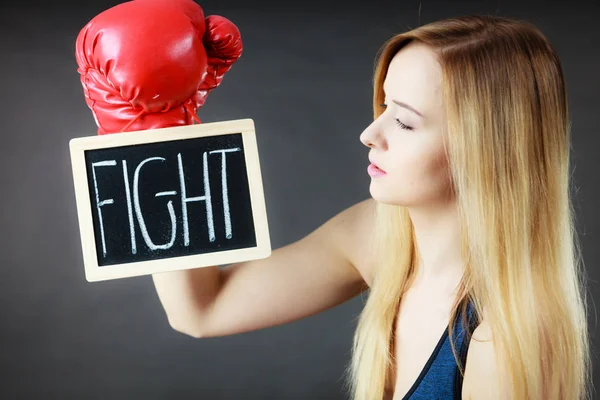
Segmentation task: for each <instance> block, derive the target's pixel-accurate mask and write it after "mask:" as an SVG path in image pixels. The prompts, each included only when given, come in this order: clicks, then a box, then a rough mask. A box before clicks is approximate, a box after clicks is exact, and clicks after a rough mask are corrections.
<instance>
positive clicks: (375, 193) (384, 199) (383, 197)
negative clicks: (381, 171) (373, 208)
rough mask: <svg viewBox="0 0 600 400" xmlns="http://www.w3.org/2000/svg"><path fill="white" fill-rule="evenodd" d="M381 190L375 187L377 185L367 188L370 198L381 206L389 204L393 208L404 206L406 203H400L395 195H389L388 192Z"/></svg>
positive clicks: (400, 200) (399, 199)
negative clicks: (381, 204)
mask: <svg viewBox="0 0 600 400" xmlns="http://www.w3.org/2000/svg"><path fill="white" fill-rule="evenodd" d="M382 189H383V188H381V187H377V185H373V184H371V187H370V188H369V192H370V193H371V197H373V199H374V200H375V201H376V202H378V203H383V204H389V205H393V206H404V205H406V202H404V201H402V199H401V198H399V197H398V196H397V195H394V194H393V193H390V192H389V191H386V190H382Z"/></svg>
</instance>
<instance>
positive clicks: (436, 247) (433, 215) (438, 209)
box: [409, 201, 465, 291]
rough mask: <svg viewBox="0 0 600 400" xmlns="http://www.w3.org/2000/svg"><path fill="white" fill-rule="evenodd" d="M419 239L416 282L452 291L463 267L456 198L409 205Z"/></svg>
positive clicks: (417, 244)
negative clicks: (442, 201) (413, 205)
mask: <svg viewBox="0 0 600 400" xmlns="http://www.w3.org/2000/svg"><path fill="white" fill-rule="evenodd" d="M409 214H410V218H411V220H412V223H413V227H414V231H415V239H416V249H417V257H416V266H415V267H416V271H417V275H416V277H415V281H414V285H420V284H425V285H430V284H433V285H435V286H438V285H441V286H438V287H440V288H441V287H443V288H446V289H447V290H449V291H453V290H454V289H455V287H456V285H457V284H458V283H459V281H460V278H461V277H462V274H463V271H464V264H465V263H464V260H463V257H462V252H461V234H460V220H459V217H458V209H457V207H456V203H455V202H454V201H450V202H446V203H443V204H436V205H430V206H427V207H411V208H409Z"/></svg>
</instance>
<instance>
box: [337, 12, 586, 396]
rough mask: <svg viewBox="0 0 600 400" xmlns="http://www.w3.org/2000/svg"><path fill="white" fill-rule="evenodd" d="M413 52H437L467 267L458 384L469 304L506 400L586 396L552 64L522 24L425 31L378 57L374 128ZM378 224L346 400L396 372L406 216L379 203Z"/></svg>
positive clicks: (380, 385) (557, 79)
mask: <svg viewBox="0 0 600 400" xmlns="http://www.w3.org/2000/svg"><path fill="white" fill-rule="evenodd" d="M411 41H419V42H421V43H424V44H426V45H429V46H430V47H431V48H432V49H433V50H434V51H436V52H437V54H438V60H439V63H440V65H441V68H442V71H443V73H442V78H443V96H444V102H445V108H446V113H447V121H448V126H447V129H448V130H447V132H448V146H447V149H446V151H447V156H448V161H449V168H450V173H451V178H452V188H453V190H454V193H455V194H456V197H455V199H456V204H457V208H458V212H459V215H460V219H461V226H462V231H461V232H462V246H463V247H462V250H463V256H464V259H465V260H467V261H466V266H465V268H466V269H465V273H464V276H463V278H462V280H461V282H460V284H459V291H458V295H457V297H456V300H455V301H454V304H453V305H452V312H451V318H450V324H449V326H450V331H449V335H450V339H451V340H450V343H451V345H452V351H453V353H454V356H455V359H456V361H457V364H458V366H459V370H460V373H461V374H464V368H463V366H462V365H461V363H460V360H459V358H458V357H457V351H456V349H455V348H454V345H453V340H452V333H453V332H452V331H453V329H452V327H453V326H454V321H455V320H456V318H457V316H458V315H459V312H463V314H462V315H464V311H465V307H466V305H467V302H469V301H471V302H472V303H473V306H474V309H475V312H476V315H479V316H482V317H483V316H484V317H485V318H483V319H484V320H486V321H487V323H488V324H489V326H490V328H491V331H492V335H493V340H494V345H495V348H496V354H497V359H496V362H497V363H498V366H499V368H500V370H501V371H503V375H505V376H506V380H505V381H502V379H501V378H500V377H498V379H499V380H500V382H499V385H500V386H499V387H501V388H504V387H506V388H507V389H508V390H509V392H508V393H504V394H503V395H502V398H511V399H544V400H551V399H587V398H589V389H590V388H589V387H588V384H589V382H590V375H589V374H590V369H591V365H590V356H589V337H588V331H587V312H588V311H587V307H586V304H587V302H586V291H585V282H584V279H585V276H584V269H583V260H582V257H581V251H580V245H579V242H578V238H577V235H576V230H575V220H574V219H575V214H574V211H573V206H572V203H571V197H570V183H571V180H570V172H569V161H570V156H569V154H570V153H569V152H570V125H569V120H568V108H567V100H566V85H565V80H564V77H563V72H562V67H561V64H560V61H559V59H558V56H557V54H556V52H555V51H554V49H553V48H552V46H551V45H550V43H549V42H548V40H547V39H546V38H545V36H544V35H543V34H542V33H541V32H540V31H539V30H538V29H537V28H536V27H535V26H533V25H532V24H530V23H528V22H524V21H518V20H512V19H508V18H503V17H498V16H481V15H480V16H477V15H471V16H464V17H457V18H451V19H446V20H441V21H436V22H433V23H429V24H427V25H424V26H420V27H418V28H415V29H413V30H410V31H408V32H405V33H402V34H398V35H396V36H394V37H392V38H391V39H389V40H388V41H387V42H386V43H385V44H384V46H383V47H382V49H381V50H380V52H379V54H378V55H379V57H378V62H377V65H376V68H375V75H374V96H373V108H374V117H375V118H377V117H378V116H379V115H380V114H381V113H382V112H383V109H382V107H381V106H380V104H382V103H383V102H384V94H383V89H382V85H383V81H384V79H385V75H386V73H387V69H388V66H389V64H390V61H391V59H392V58H393V56H394V55H395V54H396V53H397V52H398V51H399V50H400V49H401V48H402V47H404V46H405V45H407V44H408V43H410V42H411ZM376 214H377V216H376V232H375V234H376V235H378V236H377V237H378V240H377V241H376V243H377V246H378V247H377V248H376V249H374V253H373V254H378V255H379V256H380V257H381V258H380V260H379V263H378V266H377V270H376V271H375V274H374V279H373V283H372V285H371V288H370V291H369V296H368V300H367V302H366V304H365V307H364V309H363V310H362V312H361V315H360V317H359V320H358V326H357V330H356V334H355V337H354V344H353V349H352V350H353V354H352V360H351V362H350V364H349V367H348V368H347V371H346V372H347V375H346V378H347V381H346V382H345V389H346V390H347V391H349V392H350V394H351V396H352V398H353V399H354V400H371V399H375V400H380V399H381V398H382V397H383V395H384V387H385V384H386V379H388V378H389V375H388V371H390V370H391V369H392V368H395V367H397V366H396V364H395V357H394V356H395V354H394V351H393V347H394V346H393V338H394V335H395V332H394V329H393V328H394V322H395V319H396V317H397V311H398V306H399V302H400V300H401V299H402V294H403V293H404V292H405V290H407V288H409V286H410V284H411V279H412V278H413V277H414V276H415V273H416V271H415V263H414V261H415V254H416V250H417V249H416V247H415V246H416V243H415V238H414V234H413V227H412V223H411V220H410V217H409V214H408V212H407V210H406V208H404V207H401V206H394V205H387V204H383V203H378V205H377V213H376ZM483 310H485V315H484V313H483ZM463 321H464V318H463ZM467 328H468V327H467ZM470 334H471V332H468V337H470ZM391 383H392V384H393V383H394V382H391Z"/></svg>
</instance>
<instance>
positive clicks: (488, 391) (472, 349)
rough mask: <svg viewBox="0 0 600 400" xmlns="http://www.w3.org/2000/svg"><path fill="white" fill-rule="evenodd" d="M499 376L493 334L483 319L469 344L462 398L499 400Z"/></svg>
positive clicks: (466, 399)
mask: <svg viewBox="0 0 600 400" xmlns="http://www.w3.org/2000/svg"><path fill="white" fill-rule="evenodd" d="M499 375H500V370H499V369H498V365H497V362H496V347H495V345H494V340H493V332H492V329H491V327H490V325H489V324H488V322H487V321H486V320H485V319H484V320H482V321H481V323H480V324H479V326H478V327H477V328H476V329H475V330H474V331H473V335H472V337H471V340H470V342H469V350H468V352H467V361H466V366H465V376H464V380H463V387H462V398H463V399H464V400H472V399H477V400H479V399H482V400H496V399H501V397H500V394H499V393H500V390H499V387H498V377H499Z"/></svg>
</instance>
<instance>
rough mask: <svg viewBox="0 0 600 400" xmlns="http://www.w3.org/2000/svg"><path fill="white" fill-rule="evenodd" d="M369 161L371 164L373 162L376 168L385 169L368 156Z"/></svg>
mask: <svg viewBox="0 0 600 400" xmlns="http://www.w3.org/2000/svg"><path fill="white" fill-rule="evenodd" d="M369 161H370V162H371V164H373V165H374V166H376V167H377V169H379V170H380V171H382V172H385V170H384V169H383V168H381V167H380V166H379V165H378V164H377V163H376V162H375V161H374V160H373V159H372V158H371V157H369Z"/></svg>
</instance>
